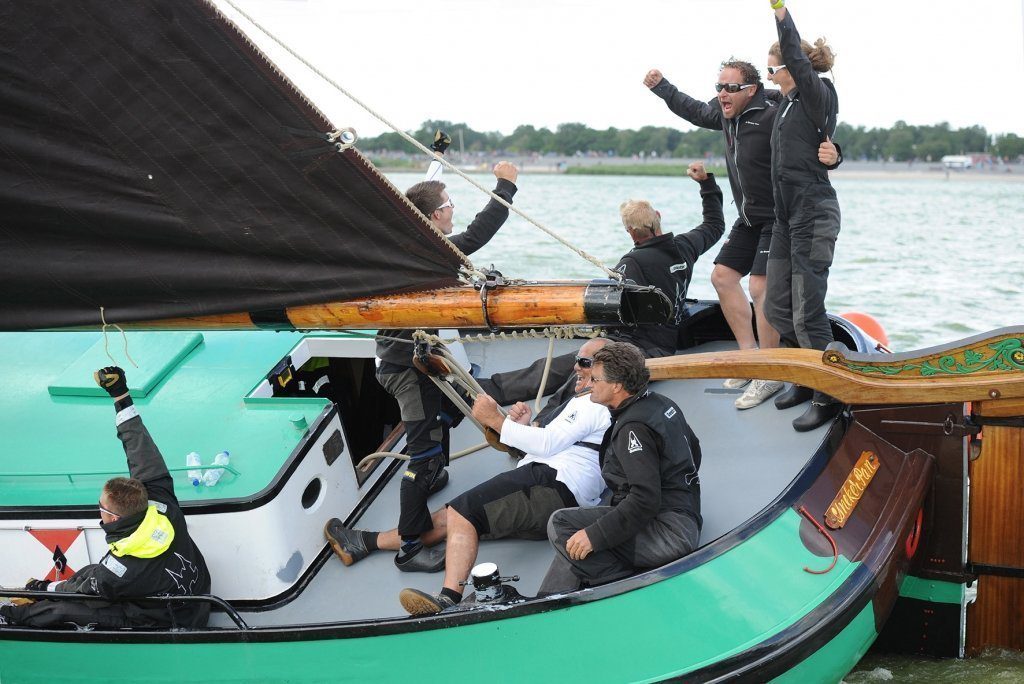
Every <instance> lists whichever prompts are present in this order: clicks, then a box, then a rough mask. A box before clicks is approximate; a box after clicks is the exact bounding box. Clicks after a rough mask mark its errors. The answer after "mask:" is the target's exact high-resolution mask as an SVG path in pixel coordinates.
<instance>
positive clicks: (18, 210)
mask: <svg viewBox="0 0 1024 684" xmlns="http://www.w3.org/2000/svg"><path fill="white" fill-rule="evenodd" d="M341 78H344V75H343V74H342V75H341ZM337 129H338V126H336V125H334V124H333V123H332V122H330V121H328V120H327V119H326V118H325V117H324V116H323V115H322V114H321V113H320V112H319V111H318V110H317V109H316V108H315V107H313V106H312V105H310V104H309V103H308V102H307V101H306V100H305V99H304V98H303V97H302V95H301V94H300V93H298V92H297V91H296V90H295V89H294V88H293V86H291V85H290V84H289V83H288V82H287V81H286V80H285V79H283V78H282V77H281V76H280V75H279V74H278V73H277V72H276V71H275V70H274V68H273V67H272V66H271V65H270V63H269V62H268V61H267V60H266V59H264V57H263V56H262V55H261V54H259V53H258V52H257V51H256V49H255V48H254V47H252V46H251V45H250V44H249V43H248V42H247V41H246V40H245V38H244V37H243V36H242V35H241V34H239V33H238V31H237V29H236V28H235V26H234V25H233V24H231V23H230V22H229V21H228V20H227V19H225V18H224V17H223V16H222V15H220V13H219V12H218V11H217V9H216V8H215V7H214V6H213V5H212V4H210V3H208V2H206V1H205V0H174V1H173V2H170V1H168V0H132V1H131V2H128V1H119V0H118V1H111V2H64V1H63V0H33V1H32V2H5V3H0V330H29V329H38V328H55V327H65V326H77V325H96V324H98V323H99V321H100V315H99V309H100V307H101V306H102V307H105V315H106V320H107V321H108V322H111V323H122V322H129V321H140V320H152V319H159V318H173V317H181V316H200V315H213V314H223V313H234V312H242V311H272V310H280V309H283V308H286V307H290V306H298V305H304V304H316V303H323V302H330V301H341V300H347V299H354V298H360V297H370V296H378V295H382V294H389V293H400V292H413V291H421V290H428V289H433V288H438V287H448V286H454V285H457V284H458V280H457V271H458V268H459V266H460V261H459V259H458V257H457V256H456V254H455V253H454V252H453V251H452V250H451V249H450V247H449V246H448V245H446V244H445V242H444V240H443V238H441V237H440V236H439V235H438V234H437V233H436V232H434V231H433V230H431V229H430V227H429V225H428V224H427V222H426V220H425V218H424V217H422V216H421V215H420V214H419V213H418V212H416V211H415V209H413V208H412V207H411V206H410V205H409V204H408V203H406V202H405V200H404V198H402V197H401V195H400V193H399V192H398V190H397V189H395V188H394V187H393V186H391V185H390V184H389V183H388V182H387V181H385V180H384V179H382V178H381V177H380V176H379V175H378V174H377V173H376V172H375V171H374V170H373V169H372V168H371V167H370V166H369V165H368V164H367V162H366V160H365V159H364V158H363V157H362V155H360V154H359V153H358V152H357V151H356V150H354V149H348V150H345V151H344V152H341V153H339V152H338V151H337V150H336V149H335V147H334V145H333V144H332V143H330V142H329V141H327V140H326V138H325V137H321V136H318V135H310V134H309V132H310V131H321V132H323V133H327V132H329V131H332V130H337Z"/></svg>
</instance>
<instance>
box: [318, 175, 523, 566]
mask: <svg viewBox="0 0 1024 684" xmlns="http://www.w3.org/2000/svg"><path fill="white" fill-rule="evenodd" d="M494 175H495V177H496V178H497V179H498V183H497V185H496V186H495V188H494V194H496V195H498V196H499V197H501V198H502V199H504V200H505V201H506V202H509V203H511V202H512V197H513V196H514V195H515V193H516V184H515V182H516V179H517V178H518V175H519V171H518V169H516V167H515V165H514V164H511V163H509V162H506V161H502V162H498V164H496V165H495V167H494ZM405 194H406V197H407V198H408V199H409V201H410V202H412V203H413V204H414V205H416V208H417V209H419V210H420V212H422V213H423V215H424V216H426V217H427V218H428V219H429V220H430V223H431V224H432V225H433V226H434V228H436V229H437V230H439V231H440V232H441V233H443V234H444V235H446V236H448V239H449V240H450V241H451V243H452V244H453V245H455V246H456V247H458V248H459V249H460V250H462V252H463V253H464V254H467V255H468V254H472V253H473V252H475V251H477V250H478V249H480V248H481V247H483V246H484V245H485V244H487V241H488V240H490V239H491V238H492V237H493V236H494V234H495V233H496V232H498V229H499V228H500V227H501V226H502V224H503V223H505V219H507V218H508V208H507V207H505V206H504V205H503V204H501V203H500V202H498V201H496V200H494V199H491V200H490V201H489V202H488V203H487V205H486V206H485V207H484V209H483V211H481V212H480V213H479V214H477V215H476V218H474V219H473V222H472V223H470V224H469V227H468V228H467V229H466V230H465V232H462V233H459V234H458V235H451V232H452V216H453V214H454V211H455V203H454V202H453V201H452V199H451V197H449V196H448V192H447V191H446V190H445V185H444V183H442V182H440V181H436V180H429V181H423V182H422V183H417V184H416V185H414V186H412V187H411V188H409V190H407V191H406V193H405ZM428 332H436V331H428ZM412 333H413V331H412V330H391V331H386V332H382V333H381V334H379V335H378V336H377V357H378V358H379V359H380V365H379V366H378V368H377V381H378V382H379V383H380V384H381V385H382V386H383V387H384V389H385V390H387V392H388V394H390V395H391V396H393V397H394V398H395V399H396V400H397V401H398V407H399V410H400V411H401V415H402V422H403V423H404V424H405V435H406V453H407V454H408V455H409V457H410V460H409V463H408V466H407V467H406V469H405V472H404V474H403V476H402V485H401V489H400V497H401V499H400V509H401V510H400V514H399V519H398V533H399V534H400V535H401V539H402V544H401V548H400V549H399V551H398V554H397V555H396V556H395V565H396V566H397V567H398V569H399V570H404V571H406V572H439V571H440V570H443V569H444V551H443V550H441V549H436V548H429V547H427V546H425V545H424V544H423V543H422V541H421V540H420V535H422V534H423V533H424V532H427V531H428V530H430V529H432V527H433V524H432V523H431V519H430V512H429V511H428V510H427V499H428V497H429V496H430V495H431V494H432V493H434V492H436V491H438V490H440V489H441V488H442V487H444V485H445V484H447V481H448V473H447V471H446V470H445V469H444V468H445V465H446V464H447V461H448V431H449V428H450V427H451V426H452V424H453V423H454V422H455V420H456V418H457V417H458V418H461V415H458V411H457V410H456V409H455V407H454V405H453V404H452V403H451V401H450V400H449V399H448V398H447V397H446V396H445V395H444V394H443V393H442V392H441V390H439V389H438V388H437V386H436V385H435V384H434V383H433V381H432V380H431V379H430V378H429V377H427V376H426V375H424V374H423V373H421V372H420V371H419V370H417V369H416V368H415V367H414V366H413V363H412V358H413V345H412V344H411V341H412ZM324 535H325V536H326V537H327V540H328V541H330V542H332V544H340V543H341V541H342V540H340V539H335V538H332V532H331V524H330V522H329V523H328V525H327V527H325V529H324ZM370 550H371V551H372V550H374V549H370Z"/></svg>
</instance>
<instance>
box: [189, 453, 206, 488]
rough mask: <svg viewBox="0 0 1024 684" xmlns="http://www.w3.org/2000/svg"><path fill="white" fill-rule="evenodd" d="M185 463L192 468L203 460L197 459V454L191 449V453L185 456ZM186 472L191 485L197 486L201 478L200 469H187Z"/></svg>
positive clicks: (201, 463) (199, 464) (201, 472)
mask: <svg viewBox="0 0 1024 684" xmlns="http://www.w3.org/2000/svg"><path fill="white" fill-rule="evenodd" d="M185 465H187V466H188V467H189V468H192V467H193V466H201V465H203V462H202V461H201V460H200V459H199V454H197V453H196V452H194V451H193V452H192V453H190V454H188V455H187V456H185ZM187 474H188V480H189V482H191V483H192V486H193V487H198V486H199V483H200V482H202V480H203V471H202V470H190V471H188V473H187Z"/></svg>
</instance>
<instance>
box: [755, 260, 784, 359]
mask: <svg viewBox="0 0 1024 684" xmlns="http://www.w3.org/2000/svg"><path fill="white" fill-rule="evenodd" d="M767 284H768V278H767V277H766V276H756V275H752V276H750V296H751V297H753V298H754V316H755V318H756V319H757V339H758V341H759V342H760V346H761V349H776V348H778V346H779V333H778V331H777V330H776V329H775V328H773V327H772V324H771V323H769V322H768V319H767V318H765V316H764V295H765V288H766V287H767Z"/></svg>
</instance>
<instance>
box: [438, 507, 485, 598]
mask: <svg viewBox="0 0 1024 684" xmlns="http://www.w3.org/2000/svg"><path fill="white" fill-rule="evenodd" d="M479 548H480V538H479V536H478V535H477V533H476V528H475V527H473V523H471V522H469V521H468V520H466V519H465V518H464V517H462V515H460V514H459V512H458V511H456V510H455V509H454V508H453V509H450V510H449V511H448V546H447V547H445V551H444V560H445V564H444V586H445V589H451V590H452V591H457V592H458V593H460V594H461V593H462V587H461V586H460V585H459V582H463V581H465V579H466V578H467V577H469V571H470V569H472V567H473V563H475V562H476V552H477V549H479Z"/></svg>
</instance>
